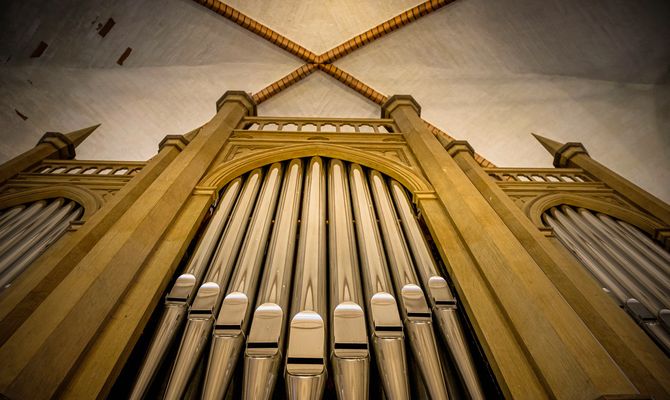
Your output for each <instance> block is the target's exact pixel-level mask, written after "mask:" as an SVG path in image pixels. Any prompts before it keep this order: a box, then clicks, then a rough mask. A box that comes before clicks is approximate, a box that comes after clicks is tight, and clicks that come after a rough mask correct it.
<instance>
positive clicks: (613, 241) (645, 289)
mask: <svg viewBox="0 0 670 400" xmlns="http://www.w3.org/2000/svg"><path fill="white" fill-rule="evenodd" d="M545 220H546V221H547V223H548V224H549V225H550V226H551V227H552V228H553V229H554V232H555V233H556V235H557V237H558V238H559V240H561V241H562V242H563V243H564V244H565V245H566V247H568V248H569V249H570V250H572V251H573V252H574V253H575V254H576V255H577V257H578V258H579V259H580V260H582V262H583V264H584V265H585V266H586V267H587V269H589V270H590V271H591V272H592V273H593V275H594V276H595V277H596V279H597V280H598V281H599V282H600V283H601V284H602V285H603V286H605V288H606V289H607V290H608V291H611V292H612V294H613V295H614V296H615V297H616V298H617V300H618V302H619V304H620V305H621V306H623V307H624V308H625V309H626V310H627V311H628V313H629V314H630V315H631V316H633V318H634V319H635V320H636V321H637V322H638V323H639V324H640V326H641V327H642V328H643V329H644V330H645V331H647V333H649V335H650V336H652V337H653V338H654V339H655V340H656V342H657V343H658V344H659V345H660V346H661V347H662V348H663V349H664V350H665V351H666V353H670V331H669V330H668V326H667V325H668V324H667V316H668V315H670V310H668V303H670V281H669V280H668V276H667V269H668V263H664V262H663V260H664V259H665V258H666V257H667V256H668V254H667V252H665V250H663V249H662V248H661V247H660V246H658V245H656V244H655V243H654V242H653V241H651V240H650V239H648V238H646V237H645V236H644V235H643V234H642V233H640V232H639V231H637V230H636V229H635V228H633V227H632V226H630V225H628V224H626V223H624V222H622V221H615V220H614V219H612V218H611V217H608V216H606V215H602V214H599V215H597V216H596V215H594V214H593V213H592V212H591V211H589V210H585V209H578V210H577V211H575V210H574V209H572V208H571V207H568V206H563V207H561V208H560V209H559V208H557V207H554V208H552V209H551V210H550V211H549V214H545ZM668 259H670V258H668Z"/></svg>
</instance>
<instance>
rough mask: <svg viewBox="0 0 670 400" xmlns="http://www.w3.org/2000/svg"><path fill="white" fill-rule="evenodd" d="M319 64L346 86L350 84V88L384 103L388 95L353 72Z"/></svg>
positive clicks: (379, 102) (376, 101)
mask: <svg viewBox="0 0 670 400" xmlns="http://www.w3.org/2000/svg"><path fill="white" fill-rule="evenodd" d="M317 66H318V68H319V69H320V70H321V71H323V72H325V73H326V74H328V75H330V76H331V77H333V78H335V79H337V80H338V81H340V82H342V83H344V85H345V86H348V87H349V88H351V89H353V90H355V91H356V92H358V93H360V94H362V95H363V96H365V97H366V98H368V99H370V100H371V101H373V102H375V103H377V104H379V105H382V104H383V103H384V102H385V101H386V99H387V97H386V96H384V95H383V94H381V93H379V92H378V91H376V90H374V89H373V88H371V87H370V86H368V85H366V84H365V83H363V82H361V81H360V80H358V79H356V78H354V77H353V76H352V75H351V74H349V73H347V72H346V71H344V70H342V69H340V68H338V67H336V66H334V65H333V64H317Z"/></svg>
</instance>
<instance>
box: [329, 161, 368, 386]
mask: <svg viewBox="0 0 670 400" xmlns="http://www.w3.org/2000/svg"><path fill="white" fill-rule="evenodd" d="M350 199H351V197H350V194H349V183H348V180H347V171H346V167H345V165H344V163H343V162H342V161H340V160H331V161H330V163H329V168H328V228H329V270H330V304H331V310H332V311H331V315H332V320H331V321H332V329H331V335H330V336H331V338H330V343H331V349H332V350H331V361H332V365H333V372H334V375H335V376H334V378H335V379H334V380H335V387H336V391H337V397H338V398H339V399H366V398H367V397H368V386H369V369H370V356H369V350H368V337H367V330H366V327H365V313H364V312H363V308H362V307H361V305H362V304H363V288H362V287H361V281H360V271H359V265H358V252H357V249H356V237H355V233H354V228H353V226H352V220H353V215H352V212H351V200H350Z"/></svg>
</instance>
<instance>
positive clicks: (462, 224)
mask: <svg viewBox="0 0 670 400" xmlns="http://www.w3.org/2000/svg"><path fill="white" fill-rule="evenodd" d="M419 112H420V107H419V106H418V104H417V103H416V102H415V101H414V99H412V98H411V97H410V96H393V97H391V98H390V99H389V100H388V101H387V102H386V103H385V104H384V105H383V106H382V113H383V116H384V117H388V116H391V117H392V118H393V119H394V120H395V122H396V124H397V125H398V127H400V130H401V131H402V133H403V135H404V137H405V140H406V142H407V144H408V145H409V147H410V148H411V149H412V151H413V152H414V154H415V156H416V159H417V160H418V162H419V164H420V166H421V168H422V169H423V171H424V173H425V175H426V176H427V178H428V179H429V180H430V182H431V184H432V185H433V187H434V188H435V193H436V195H437V200H439V205H440V206H441V207H438V206H437V205H436V203H437V202H435V201H430V202H429V201H421V200H419V206H420V208H421V209H422V210H423V213H424V217H425V219H426V221H427V224H428V226H429V228H430V229H431V233H432V234H433V235H434V237H435V239H436V240H437V241H438V244H439V245H440V247H442V248H441V251H442V252H443V256H444V257H445V261H446V262H447V263H448V264H449V268H450V271H449V272H450V273H451V277H452V279H453V280H454V281H455V283H456V285H457V287H458V288H459V293H460V295H461V299H462V300H463V302H464V303H465V306H466V310H467V311H468V315H469V316H470V317H471V318H472V319H474V320H475V321H476V322H474V323H475V324H476V326H478V330H479V331H480V332H481V333H482V334H480V335H479V336H478V337H479V338H480V340H481V341H482V344H483V346H484V347H485V348H486V352H487V355H488V357H489V361H490V362H491V363H492V364H495V367H494V370H495V371H496V376H497V378H498V381H499V383H500V384H501V386H502V387H503V390H504V391H505V394H506V395H507V396H509V397H515V398H542V397H554V398H561V399H595V398H598V397H601V396H604V395H611V394H616V395H626V396H628V395H631V396H632V395H637V394H638V391H637V389H636V388H635V387H634V386H633V385H632V383H631V382H630V381H629V380H628V378H627V377H626V376H625V375H624V374H623V373H622V371H621V369H620V368H619V366H618V365H617V364H616V363H614V362H613V361H612V359H611V357H610V356H609V354H608V353H607V352H606V351H605V350H604V348H603V347H602V345H601V344H600V343H599V342H598V341H597V340H596V339H595V338H594V337H593V335H592V333H591V332H590V331H589V330H588V328H587V327H586V325H585V324H584V323H583V321H582V320H581V319H580V318H579V316H578V315H577V314H576V313H575V312H574V310H573V309H572V308H571V307H570V305H569V304H568V303H567V302H566V301H565V299H564V298H563V297H562V296H561V294H560V292H559V291H558V290H557V289H556V287H555V286H554V285H553V284H552V283H551V281H550V280H549V278H548V277H547V276H546V275H545V274H544V272H543V271H542V269H541V268H540V267H539V266H538V265H537V263H536V262H535V261H534V260H533V258H532V257H531V256H530V255H529V254H528V252H527V251H526V250H525V249H524V247H523V245H522V244H521V243H520V242H519V241H518V240H517V239H516V237H515V236H514V234H513V233H512V232H511V231H510V230H509V229H508V228H507V226H506V225H505V223H504V222H503V221H502V219H501V218H500V217H499V216H498V214H497V213H496V212H495V210H493V209H492V208H491V206H490V205H489V204H488V203H487V202H486V200H485V199H484V198H483V197H482V195H481V194H480V193H479V191H478V190H477V188H476V187H475V186H474V185H472V183H471V182H470V180H469V179H468V177H467V176H466V175H465V174H464V173H463V171H462V170H461V169H460V168H459V166H458V165H457V164H456V162H455V161H454V160H453V158H451V156H449V154H448V153H447V152H446V151H445V150H444V148H443V147H442V146H441V144H440V143H439V142H438V140H437V139H436V138H435V136H434V135H432V134H431V133H430V132H429V131H428V129H427V127H426V125H425V124H424V123H423V121H422V120H421V118H420V117H419ZM445 225H451V226H449V227H446V226H445ZM450 230H453V232H452V234H449V231H450ZM454 241H459V242H461V243H459V244H458V245H455V244H453V243H450V242H454ZM449 249H451V251H449ZM480 332H478V333H480ZM498 335H502V336H504V337H505V342H504V341H502V340H499V339H498V337H497V336H498ZM510 353H512V354H510ZM512 356H513V357H512ZM529 382H531V383H533V382H537V383H538V385H539V387H538V386H536V385H533V387H534V391H533V392H529V391H528V388H527V386H528V384H529Z"/></svg>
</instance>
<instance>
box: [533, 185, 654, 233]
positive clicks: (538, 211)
mask: <svg viewBox="0 0 670 400" xmlns="http://www.w3.org/2000/svg"><path fill="white" fill-rule="evenodd" d="M563 204H565V205H568V206H573V207H582V208H586V209H588V210H591V211H595V212H599V213H603V214H607V215H609V216H611V217H614V218H617V219H620V220H622V221H625V222H628V223H629V224H631V225H634V226H636V227H638V228H640V229H642V230H643V231H645V232H647V233H648V234H650V235H653V234H654V233H655V232H656V230H657V229H659V228H662V227H663V225H662V224H661V223H659V222H657V221H656V220H654V219H653V218H651V217H650V216H648V215H646V214H644V213H642V212H640V211H637V210H633V209H630V208H625V207H621V206H619V205H616V204H613V203H608V202H606V201H602V200H597V199H594V198H591V197H585V196H579V195H574V194H558V193H555V194H548V195H544V196H540V197H538V198H536V199H534V200H532V201H529V202H528V203H526V205H525V207H524V211H525V213H526V215H528V217H529V218H530V219H531V221H533V223H534V224H535V226H537V227H543V228H548V227H547V225H546V224H545V223H544V221H543V220H542V214H544V213H545V212H546V211H547V210H549V209H550V208H551V207H555V206H559V205H563Z"/></svg>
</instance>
